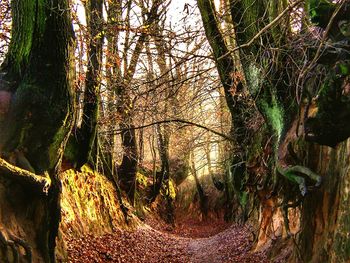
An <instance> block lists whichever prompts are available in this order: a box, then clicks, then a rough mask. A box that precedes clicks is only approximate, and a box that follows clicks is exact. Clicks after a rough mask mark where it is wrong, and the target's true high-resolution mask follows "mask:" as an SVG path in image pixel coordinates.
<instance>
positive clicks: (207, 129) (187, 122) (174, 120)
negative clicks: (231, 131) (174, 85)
mask: <svg viewBox="0 0 350 263" xmlns="http://www.w3.org/2000/svg"><path fill="white" fill-rule="evenodd" d="M164 123H182V124H187V125H191V126H196V127H198V128H201V129H204V130H206V131H208V132H211V133H213V134H215V135H218V136H220V137H222V138H224V139H226V140H229V141H235V139H234V138H232V137H230V136H228V135H226V134H224V133H222V132H218V131H216V130H214V129H212V128H209V127H207V126H204V125H201V124H198V123H195V122H192V121H187V120H183V119H166V120H161V121H157V122H152V123H148V124H144V125H141V126H137V127H132V128H128V129H135V130H138V129H143V128H147V127H151V126H154V125H157V124H164ZM125 130H127V129H126V128H125V129H114V130H112V131H105V132H103V133H107V134H118V133H120V132H122V131H125Z"/></svg>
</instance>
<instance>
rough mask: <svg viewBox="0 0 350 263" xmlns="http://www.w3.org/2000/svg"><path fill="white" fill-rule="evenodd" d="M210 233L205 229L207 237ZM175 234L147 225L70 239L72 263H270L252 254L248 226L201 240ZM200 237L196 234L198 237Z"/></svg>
mask: <svg viewBox="0 0 350 263" xmlns="http://www.w3.org/2000/svg"><path fill="white" fill-rule="evenodd" d="M197 230H198V229H197ZM199 231H200V230H199ZM207 231H208V229H205V228H203V232H204V234H205V235H206V234H207ZM172 232H174V231H164V230H156V229H154V228H152V227H151V226H150V225H147V224H145V225H142V226H140V227H139V228H138V229H137V230H136V231H133V232H129V231H125V230H120V229H118V230H116V231H115V232H114V233H113V234H107V235H104V236H100V237H95V236H91V235H89V236H85V237H82V238H79V239H73V240H68V242H67V243H68V253H69V262H84V263H85V262H87V263H89V262H125V263H134V262H135V263H136V262H145V263H153V262H154V263H156V262H157V263H158V262H164V263H170V262H172V263H175V262H176V263H190V262H191V263H221V262H247V263H248V262H260V263H263V262H268V261H267V260H266V256H265V255H264V254H262V253H252V252H250V249H251V245H252V242H251V241H249V231H248V228H247V227H242V226H234V225H232V226H230V227H228V228H226V229H225V230H223V231H222V232H219V233H217V234H214V235H212V236H209V237H200V238H198V237H183V236H179V235H178V234H174V233H172ZM182 233H183V232H182ZM198 234H200V233H198V231H197V232H196V234H195V236H196V235H197V236H198ZM186 235H188V234H186Z"/></svg>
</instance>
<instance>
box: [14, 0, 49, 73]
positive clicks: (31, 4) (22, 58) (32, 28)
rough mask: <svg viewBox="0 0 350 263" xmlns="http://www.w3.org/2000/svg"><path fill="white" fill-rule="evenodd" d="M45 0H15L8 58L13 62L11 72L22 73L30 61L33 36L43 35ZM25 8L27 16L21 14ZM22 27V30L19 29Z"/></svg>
mask: <svg viewBox="0 0 350 263" xmlns="http://www.w3.org/2000/svg"><path fill="white" fill-rule="evenodd" d="M45 3H46V1H45V0H38V1H32V0H14V1H12V6H13V7H15V8H16V9H15V8H13V12H12V17H13V21H14V22H13V29H12V36H11V37H12V40H13V41H11V44H10V47H9V54H8V59H9V62H10V63H11V66H12V70H13V71H14V72H10V73H11V74H14V75H15V76H16V75H21V73H22V72H21V70H22V67H23V65H25V64H26V63H28V60H29V56H30V52H31V49H32V45H33V36H34V34H35V37H36V38H37V37H41V36H42V34H43V32H44V30H45V17H46V16H45ZM17 10H23V12H25V13H26V15H25V16H22V15H21V12H17ZM19 29H20V30H19Z"/></svg>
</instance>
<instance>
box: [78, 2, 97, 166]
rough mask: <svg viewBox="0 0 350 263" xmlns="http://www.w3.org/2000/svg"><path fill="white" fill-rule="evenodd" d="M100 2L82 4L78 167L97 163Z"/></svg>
mask: <svg viewBox="0 0 350 263" xmlns="http://www.w3.org/2000/svg"><path fill="white" fill-rule="evenodd" d="M102 7H103V1H102V0H89V1H87V2H85V14H86V21H87V30H88V33H89V47H88V52H87V57H88V58H89V59H88V65H87V72H86V81H85V93H84V101H83V113H82V122H81V127H79V128H78V129H77V132H76V135H75V134H74V135H73V138H72V139H74V138H76V145H75V147H76V149H75V151H76V152H77V156H75V159H76V160H74V161H76V162H77V168H80V167H81V166H83V165H84V164H85V163H87V162H89V163H90V165H92V166H93V167H94V166H95V165H96V162H97V151H98V134H97V121H98V118H99V110H100V86H101V84H100V81H101V64H102V45H103V39H104V37H103V35H102V25H103V14H102Z"/></svg>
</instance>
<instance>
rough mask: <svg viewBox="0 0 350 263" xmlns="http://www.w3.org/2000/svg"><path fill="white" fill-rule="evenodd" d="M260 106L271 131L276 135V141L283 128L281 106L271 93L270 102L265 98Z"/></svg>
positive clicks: (279, 137)
mask: <svg viewBox="0 0 350 263" xmlns="http://www.w3.org/2000/svg"><path fill="white" fill-rule="evenodd" d="M261 107H262V109H263V111H264V113H265V117H266V118H267V121H268V125H269V126H270V127H271V128H272V131H273V132H274V133H275V135H276V136H277V142H279V140H280V139H281V136H282V131H283V128H284V122H283V116H284V113H283V108H282V107H280V105H279V104H278V102H277V99H276V97H275V95H274V94H272V97H271V103H268V102H267V101H266V100H262V101H261ZM276 146H277V145H276Z"/></svg>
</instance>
